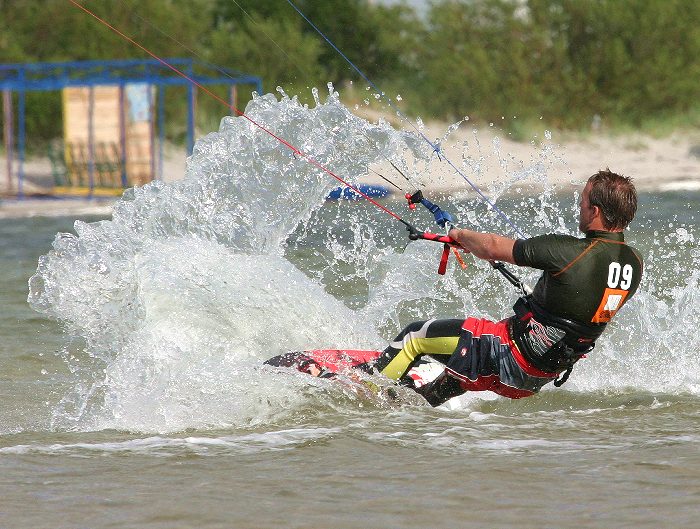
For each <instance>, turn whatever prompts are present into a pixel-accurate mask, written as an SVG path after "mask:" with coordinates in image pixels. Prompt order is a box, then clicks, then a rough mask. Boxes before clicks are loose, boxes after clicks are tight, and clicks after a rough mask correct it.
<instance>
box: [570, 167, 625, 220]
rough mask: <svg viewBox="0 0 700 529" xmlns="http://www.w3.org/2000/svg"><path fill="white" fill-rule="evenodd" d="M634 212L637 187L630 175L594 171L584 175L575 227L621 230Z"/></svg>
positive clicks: (608, 171) (607, 170) (608, 170)
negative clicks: (584, 180) (579, 209)
mask: <svg viewBox="0 0 700 529" xmlns="http://www.w3.org/2000/svg"><path fill="white" fill-rule="evenodd" d="M636 212H637V190H636V189H635V188H634V184H633V183H632V179H631V178H628V177H626V176H621V175H619V174H616V173H613V172H612V171H610V169H606V170H605V171H598V172H597V173H596V174H594V175H593V176H591V177H590V178H589V179H588V183H587V184H586V187H584V188H583V193H582V194H581V212H580V218H579V229H580V230H581V231H582V232H586V231H588V230H605V231H622V230H624V229H625V228H626V227H627V225H628V224H629V223H630V222H632V219H633V218H634V214H635V213H636Z"/></svg>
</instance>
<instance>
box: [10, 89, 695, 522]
mask: <svg viewBox="0 0 700 529" xmlns="http://www.w3.org/2000/svg"><path fill="white" fill-rule="evenodd" d="M247 113H248V114H249V115H250V116H252V117H253V118H254V119H255V120H256V121H259V122H261V123H263V124H265V126H267V127H268V128H270V129H272V130H274V131H275V133H277V134H279V135H280V136H282V137H284V138H285V139H287V140H289V141H290V142H291V143H292V144H294V145H296V146H297V147H299V148H300V149H301V150H303V151H304V152H306V153H309V154H310V155H311V156H312V157H313V158H314V159H315V160H316V161H318V162H320V163H322V164H324V165H326V166H328V167H329V168H330V169H331V170H332V171H334V172H335V173H336V174H338V175H342V176H343V177H344V178H349V179H351V180H354V179H356V178H358V177H361V176H363V175H364V174H366V173H367V168H368V167H369V166H370V165H372V166H373V164H380V165H381V164H384V165H386V161H387V160H391V161H392V162H393V163H395V164H396V165H397V166H399V167H401V168H402V170H403V171H404V172H405V173H406V174H407V175H409V176H410V177H411V178H412V179H414V180H415V182H418V181H421V182H425V181H426V180H429V179H430V173H429V168H430V164H428V160H429V154H426V153H425V149H424V147H423V146H422V144H420V143H419V142H418V141H417V140H415V138H414V136H412V135H408V134H403V133H399V132H397V131H395V130H393V129H392V128H390V127H389V126H388V125H386V124H382V123H380V124H370V123H367V122H365V121H363V120H360V119H358V118H356V117H354V116H352V115H351V114H350V113H349V112H348V111H347V110H346V109H345V108H344V107H343V106H342V105H340V104H339V103H338V101H337V99H336V97H335V96H334V95H331V96H330V97H329V98H328V99H327V100H324V101H322V102H321V101H319V103H318V104H317V105H316V106H314V107H312V108H305V107H302V106H300V105H298V104H297V103H296V101H294V100H290V99H288V98H286V97H282V98H274V97H272V96H266V97H264V98H258V99H256V100H255V101H253V102H252V103H251V105H250V106H249V108H248V109H247ZM483 143H484V144H487V143H488V142H483ZM479 148H483V147H478V145H477V146H475V145H465V146H464V149H465V157H464V168H465V171H467V172H468V174H470V175H471V176H473V177H474V178H475V179H476V180H477V181H478V178H479V174H478V163H476V162H475V160H478V156H479V151H478V149H479ZM475 149H476V150H475ZM533 149H537V150H539V160H540V161H539V162H538V163H536V164H535V165H533V166H518V167H511V168H510V169H505V168H504V174H503V175H502V178H501V179H500V180H501V183H500V184H499V187H498V188H495V189H490V190H488V191H489V194H490V195H491V196H492V198H493V199H494V200H497V204H498V206H499V207H500V208H502V209H503V210H504V211H506V212H507V213H508V214H509V215H511V216H512V218H513V220H514V222H515V223H516V224H517V225H518V226H519V227H520V228H521V229H522V230H524V231H525V232H527V233H530V234H535V233H540V232H543V231H556V232H560V233H575V228H576V225H577V223H576V211H577V202H578V196H575V195H571V194H570V191H569V190H566V191H564V190H558V189H555V188H551V187H548V186H547V185H546V182H547V176H548V171H549V170H550V168H549V165H548V160H550V159H553V157H556V156H558V155H557V153H556V152H555V151H552V150H548V148H547V147H542V148H540V147H534V146H533ZM540 149H541V150H540ZM596 169H597V167H592V171H594V170H596ZM395 176H396V179H397V181H399V182H400V183H401V185H403V184H405V181H404V182H402V181H401V177H400V176H397V175H395ZM576 176H577V177H580V178H581V179H584V178H585V177H586V176H587V175H576ZM334 184H335V183H334V181H333V180H332V179H331V178H330V177H329V176H328V175H327V174H324V173H323V172H322V171H320V170H318V169H317V168H315V167H313V166H312V165H309V164H308V163H307V162H306V161H304V160H303V159H301V158H300V157H295V156H293V155H292V154H291V152H290V151H289V149H287V148H285V147H282V146H280V144H279V143H278V142H277V141H276V140H274V139H272V138H271V137H269V136H268V135H267V134H265V133H264V132H262V131H260V130H257V129H256V128H255V127H253V126H251V125H250V124H249V123H248V122H246V121H245V120H242V119H240V118H237V119H233V118H225V119H224V120H223V121H222V126H221V129H220V131H219V132H217V133H213V134H210V135H209V136H207V137H206V138H204V139H203V140H201V141H200V142H199V143H198V144H197V147H196V149H195V153H194V155H193V156H192V158H191V159H190V160H189V163H188V173H187V177H186V179H185V180H184V181H182V182H179V183H175V184H171V185H164V184H160V183H153V184H150V185H148V186H145V187H143V188H140V189H136V190H135V191H133V192H129V193H128V194H127V196H125V198H124V199H123V200H122V201H121V202H119V203H118V204H117V205H116V207H115V209H114V214H113V216H112V218H111V219H109V220H102V219H96V218H86V219H81V220H79V221H77V222H76V223H75V224H74V225H73V219H66V218H58V219H41V218H36V219H21V220H0V240H1V241H2V253H1V254H0V270H2V274H1V277H0V301H2V306H3V312H2V315H1V316H0V336H2V338H3V339H2V343H0V377H1V378H0V380H1V383H0V396H1V397H2V398H1V399H0V483H2V489H1V494H2V499H1V500H0V527H52V528H59V527H66V528H68V527H71V528H72V527H140V528H141V527H143V528H151V527H153V528H159V527H168V528H172V527H182V528H185V527H193V526H200V527H426V526H430V527H448V526H450V527H452V526H457V527H494V526H504V525H505V524H517V525H519V526H524V527H535V526H541V525H548V526H555V527H563V526H568V527H574V526H575V527H632V526H635V527H660V526H663V527H692V526H694V525H697V516H698V515H699V514H700V509H699V508H698V505H699V504H700V479H699V478H700V452H699V451H698V448H699V447H700V434H698V429H697V426H698V419H699V416H700V376H699V374H700V370H699V368H698V361H697V359H696V355H697V351H698V341H699V340H698V338H697V328H698V324H699V323H700V318H699V314H700V297H699V296H700V294H699V293H698V292H699V290H698V281H699V279H700V272H698V266H697V265H698V263H699V262H700V251H699V250H698V247H697V246H698V239H699V237H700V233H698V231H697V228H696V226H697V214H698V211H697V204H698V201H699V200H700V193H698V192H689V193H667V194H655V195H651V194H642V195H641V197H640V199H641V204H640V212H639V215H638V219H637V220H636V221H635V223H634V225H633V227H632V230H630V232H629V233H628V236H627V237H628V240H630V241H631V242H632V244H634V245H635V246H637V247H638V248H639V249H640V250H641V251H642V252H643V253H644V255H645V257H646V261H647V266H646V276H645V279H644V282H643V284H642V288H641V291H640V292H639V293H638V294H637V296H636V297H635V298H634V299H633V300H632V301H631V302H630V303H629V304H628V305H627V306H626V307H625V309H624V310H623V312H622V313H621V314H620V316H619V321H618V322H615V324H613V326H612V328H611V331H610V332H609V333H608V334H607V336H606V339H604V340H603V341H601V343H600V344H599V346H598V348H596V350H595V352H594V353H593V354H592V355H590V358H588V359H586V360H585V361H584V362H582V363H581V365H579V366H577V368H576V369H575V371H574V373H573V375H572V377H571V379H570V381H569V382H568V383H567V384H566V385H565V386H564V387H563V388H561V389H554V388H547V389H546V390H544V391H543V392H542V393H541V394H540V395H537V396H535V397H533V398H530V399H525V400H522V401H509V400H507V399H501V398H496V397H494V396H491V395H488V394H472V395H467V396H465V397H462V398H461V399H459V400H457V401H453V402H451V403H450V404H449V405H447V406H444V407H441V408H438V409H432V408H430V407H428V406H426V405H423V404H422V403H421V402H420V400H419V399H417V398H415V396H412V395H408V394H405V393H404V394H402V400H401V401H399V402H393V401H386V400H384V399H381V398H379V399H377V398H372V397H369V396H367V395H365V394H361V393H356V392H354V391H353V390H352V389H351V388H348V387H344V386H342V385H339V384H333V383H329V382H327V381H322V380H321V381H319V380H314V379H310V378H309V377H303V376H295V375H292V374H282V373H279V372H276V371H273V370H268V369H262V368H261V367H260V364H261V361H262V360H264V359H266V358H268V357H270V356H272V355H274V354H278V353H281V352H284V351H287V350H298V349H303V348H310V347H319V346H327V347H358V348H363V347H382V346H383V344H384V342H385V341H386V340H387V339H388V338H390V337H391V336H392V335H394V334H395V333H396V332H397V331H398V330H400V328H401V327H402V326H403V325H405V324H406V323H408V322H410V321H412V320H413V319H418V318H425V317H429V316H432V315H435V316H443V317H444V316H456V315H466V314H473V315H477V316H488V317H491V318H500V317H502V316H503V315H505V314H506V313H507V312H508V310H509V307H510V305H511V304H512V302H513V301H514V299H515V292H514V291H513V290H512V288H511V287H510V286H509V285H507V284H506V283H505V282H504V281H503V280H502V279H501V278H500V277H499V276H498V275H496V274H494V273H493V272H492V271H491V270H490V269H489V268H488V267H487V266H484V265H483V264H480V263H476V262H473V261H472V260H471V259H468V263H469V266H468V268H467V270H466V271H462V270H459V269H456V270H455V269H453V268H452V267H451V268H450V271H449V272H448V274H447V275H446V276H445V277H443V278H441V277H440V276H438V275H437V274H436V273H435V269H436V267H437V260H438V257H439V252H440V247H439V246H437V245H434V244H432V243H425V242H417V243H411V244H410V245H408V246H406V239H405V232H404V231H403V228H402V227H401V225H400V224H398V223H397V222H396V221H395V220H393V219H392V218H391V217H389V216H387V215H385V214H384V213H382V212H381V211H379V210H378V209H377V208H375V207H373V206H371V205H370V204H367V203H365V202H343V203H326V204H324V200H323V199H324V197H325V195H326V194H327V192H328V191H329V189H331V188H332V187H334ZM516 184H517V185H518V186H520V187H524V188H525V190H526V191H527V190H528V189H529V187H528V186H532V187H531V189H530V192H526V193H513V192H508V190H509V188H511V189H512V188H513V186H514V185H516ZM406 185H407V186H408V184H406ZM543 185H544V187H545V191H541V187H542V186H543ZM432 198H436V197H432ZM439 198H441V199H442V201H443V202H444V203H445V204H449V205H450V207H451V208H452V209H453V210H454V211H455V212H456V213H457V214H458V216H459V218H460V219H461V220H462V221H463V222H464V223H469V224H471V225H475V226H477V227H479V228H483V229H490V230H504V229H505V228H504V226H502V225H501V224H500V223H499V221H498V220H497V219H496V218H495V217H494V216H493V215H492V214H490V213H488V212H486V210H485V208H484V207H483V205H482V204H480V203H479V202H478V201H477V200H476V199H475V198H474V197H473V194H472V193H469V192H467V191H464V192H460V193H457V194H456V195H454V196H450V197H439ZM384 204H385V205H386V206H387V207H389V208H391V209H392V210H394V211H397V212H399V214H400V215H402V216H404V217H406V218H407V219H410V220H411V221H412V222H414V223H415V224H417V225H419V226H423V227H430V222H429V221H430V218H429V217H428V216H427V214H426V213H424V212H422V211H416V212H409V211H408V210H407V209H405V206H404V205H403V204H402V203H401V202H400V201H391V200H390V201H386V202H384ZM56 233H58V235H56ZM37 263H38V264H37ZM30 276H31V279H30V280H29V278H30ZM535 277H536V276H534V275H532V276H529V277H528V278H529V279H530V280H534V278H535ZM28 280H29V289H28V287H27V281H28ZM27 297H28V300H29V304H27Z"/></svg>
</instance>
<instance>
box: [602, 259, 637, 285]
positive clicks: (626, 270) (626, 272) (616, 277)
mask: <svg viewBox="0 0 700 529" xmlns="http://www.w3.org/2000/svg"><path fill="white" fill-rule="evenodd" d="M632 272H633V271H632V265H628V264H626V265H625V266H624V267H622V266H620V263H617V262H612V263H610V266H609V267H608V286H609V287H610V288H617V285H618V283H619V285H620V288H621V289H623V290H628V289H629V288H630V286H632ZM620 276H622V281H620Z"/></svg>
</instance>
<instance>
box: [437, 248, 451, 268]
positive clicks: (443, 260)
mask: <svg viewBox="0 0 700 529" xmlns="http://www.w3.org/2000/svg"><path fill="white" fill-rule="evenodd" d="M450 251H451V250H450V245H449V244H447V243H445V245H444V246H443V248H442V257H440V266H438V274H440V275H441V276H444V275H445V271H447V258H448V257H449V256H450Z"/></svg>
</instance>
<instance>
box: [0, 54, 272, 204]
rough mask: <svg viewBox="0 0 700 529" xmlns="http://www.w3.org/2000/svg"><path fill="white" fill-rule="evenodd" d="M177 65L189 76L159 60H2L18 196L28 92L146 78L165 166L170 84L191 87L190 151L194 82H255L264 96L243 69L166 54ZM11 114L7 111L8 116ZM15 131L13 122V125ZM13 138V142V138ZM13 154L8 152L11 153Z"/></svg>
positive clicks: (1, 76) (189, 144) (189, 149)
mask: <svg viewBox="0 0 700 529" xmlns="http://www.w3.org/2000/svg"><path fill="white" fill-rule="evenodd" d="M164 61H165V62H166V63H168V64H169V65H171V66H172V67H173V68H176V69H177V70H179V71H181V72H182V73H184V74H185V75H187V77H189V79H185V78H184V77H182V76H181V75H179V74H178V73H177V72H175V71H174V70H173V69H172V68H169V67H168V66H166V65H165V64H163V63H162V62H160V61H158V60H155V59H143V60H142V59H133V60H113V61H78V62H56V63H28V64H0V90H3V91H9V92H17V94H18V115H17V129H18V130H17V133H18V138H17V156H18V161H19V167H18V193H17V195H18V197H22V194H23V193H22V181H23V179H24V160H25V145H26V130H25V110H26V108H25V106H26V103H25V94H26V92H30V91H51V90H61V89H63V88H66V87H70V86H87V87H90V86H100V85H111V86H125V85H126V84H129V83H148V84H151V85H154V86H156V87H157V89H158V117H157V122H158V134H159V140H160V142H159V145H160V149H159V158H160V160H161V164H160V167H162V159H163V150H162V146H163V136H164V121H165V106H164V100H165V97H164V91H165V88H166V87H169V86H170V87H172V86H186V87H187V107H188V110H187V154H191V153H192V149H193V148H194V107H195V100H196V86H195V85H194V84H193V81H194V82H196V83H197V84H199V85H202V86H207V85H215V84H216V85H228V86H230V87H235V86H236V85H239V84H248V85H253V86H255V90H256V91H257V93H258V94H261V95H262V80H261V79H260V78H259V77H255V76H252V75H248V74H244V73H241V72H238V71H235V70H231V69H227V68H222V67H220V66H215V65H212V64H208V63H204V62H202V61H196V60H194V59H190V58H173V59H164ZM230 98H231V99H230V101H229V103H230V106H231V107H233V106H234V101H233V95H232V94H231V95H230ZM8 119H12V118H11V117H10V116H5V120H8ZM9 130H11V127H10V128H9ZM13 140H14V138H10V139H9V141H11V142H13V143H14V141H13ZM8 154H9V153H8Z"/></svg>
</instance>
